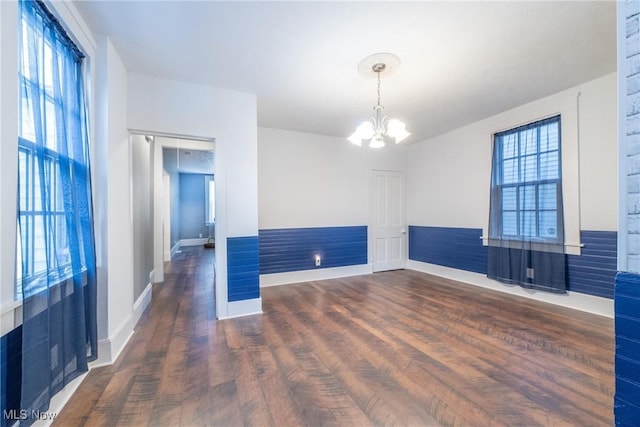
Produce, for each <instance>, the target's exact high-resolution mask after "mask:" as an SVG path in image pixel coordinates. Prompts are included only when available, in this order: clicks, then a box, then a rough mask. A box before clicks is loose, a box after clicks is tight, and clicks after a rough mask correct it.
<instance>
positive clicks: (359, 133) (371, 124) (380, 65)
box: [348, 53, 411, 148]
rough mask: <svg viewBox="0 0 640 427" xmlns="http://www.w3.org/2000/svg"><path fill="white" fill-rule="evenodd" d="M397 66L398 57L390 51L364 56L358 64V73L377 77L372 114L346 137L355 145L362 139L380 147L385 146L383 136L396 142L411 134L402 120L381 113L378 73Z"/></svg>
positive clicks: (359, 143)
mask: <svg viewBox="0 0 640 427" xmlns="http://www.w3.org/2000/svg"><path fill="white" fill-rule="evenodd" d="M398 66H400V58H398V57H397V56H396V55H394V54H392V53H376V54H373V55H370V56H368V57H366V58H364V59H363V60H362V61H360V63H359V64H358V71H359V72H360V74H363V75H365V76H370V75H372V74H375V76H376V78H377V79H378V103H377V104H376V105H375V106H374V107H373V116H371V118H369V120H367V121H366V122H364V123H362V124H361V125H360V126H358V127H357V128H356V131H355V132H354V133H353V134H351V136H350V137H349V138H348V139H349V141H351V142H352V143H354V144H355V145H358V146H361V145H362V141H369V147H371V148H381V147H384V146H385V137H386V138H391V139H393V140H394V141H395V143H396V144H398V143H399V142H401V141H403V140H404V139H405V138H406V137H408V136H409V135H411V133H409V132H407V130H406V129H405V124H404V123H403V122H401V121H400V120H398V119H391V118H389V117H388V116H385V115H383V111H382V110H384V107H383V106H382V104H380V74H381V73H385V74H390V73H392V72H393V71H395V70H396V69H397V68H398Z"/></svg>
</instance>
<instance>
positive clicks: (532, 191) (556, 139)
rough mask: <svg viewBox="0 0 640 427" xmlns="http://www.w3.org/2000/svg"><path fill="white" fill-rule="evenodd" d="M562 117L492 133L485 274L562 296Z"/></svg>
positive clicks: (563, 272) (563, 290)
mask: <svg viewBox="0 0 640 427" xmlns="http://www.w3.org/2000/svg"><path fill="white" fill-rule="evenodd" d="M560 137H561V132H560V116H555V117H551V118H548V119H545V120H541V121H538V122H534V123H531V124H528V125H525V126H520V127H518V128H515V129H511V130H508V131H505V132H500V133H497V134H495V135H494V143H493V157H492V165H491V200H490V216H489V247H488V251H487V261H488V265H487V276H488V277H489V278H492V279H495V280H499V281H501V282H505V283H512V284H518V285H520V286H522V287H525V288H530V289H539V290H544V291H549V292H554V293H565V292H566V277H565V266H566V260H565V254H564V218H563V203H562V179H561V178H562V172H561V164H562V162H561V157H560Z"/></svg>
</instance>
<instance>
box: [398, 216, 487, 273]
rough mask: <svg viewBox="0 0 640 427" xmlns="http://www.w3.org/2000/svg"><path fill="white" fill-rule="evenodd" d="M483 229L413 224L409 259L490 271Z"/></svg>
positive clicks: (469, 269)
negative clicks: (483, 241) (483, 243)
mask: <svg viewBox="0 0 640 427" xmlns="http://www.w3.org/2000/svg"><path fill="white" fill-rule="evenodd" d="M480 237H482V229H481V228H451V227H420V226H415V225H410V226H409V259H411V260H414V261H421V262H427V263H429V264H437V265H443V266H445V267H451V268H457V269H459V270H466V271H473V272H475V273H483V274H487V248H486V246H483V245H482V239H481V238H480Z"/></svg>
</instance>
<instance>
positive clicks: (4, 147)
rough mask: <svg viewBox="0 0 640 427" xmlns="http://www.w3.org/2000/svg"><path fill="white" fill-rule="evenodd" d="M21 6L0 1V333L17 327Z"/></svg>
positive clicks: (2, 333)
mask: <svg viewBox="0 0 640 427" xmlns="http://www.w3.org/2000/svg"><path fill="white" fill-rule="evenodd" d="M17 16H18V6H17V3H16V2H13V1H2V2H0V29H1V31H0V51H1V52H2V55H1V56H0V171H2V173H0V230H1V234H2V238H1V239H0V335H4V334H6V333H7V332H9V331H11V330H12V329H13V328H14V327H15V325H16V324H15V323H16V322H15V321H14V320H15V315H14V309H15V308H16V304H14V303H13V298H14V283H15V262H16V261H15V243H16V242H15V235H16V190H17V176H18V175H17V173H18V162H17V158H18V144H17V141H18V111H17V108H16V106H17V105H18V31H17V25H18V20H17Z"/></svg>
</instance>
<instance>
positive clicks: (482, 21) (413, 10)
mask: <svg viewBox="0 0 640 427" xmlns="http://www.w3.org/2000/svg"><path fill="white" fill-rule="evenodd" d="M75 3H76V5H77V7H78V9H79V10H80V12H81V14H82V15H83V16H84V18H85V19H86V21H87V22H88V24H89V26H90V27H91V28H92V29H93V30H94V31H95V32H97V33H101V34H106V35H108V36H109V37H110V38H111V40H112V42H113V44H114V46H115V47H116V49H117V50H118V52H119V54H120V55H121V57H122V60H123V61H124V63H125V65H126V67H127V69H128V70H130V71H134V72H138V73H143V74H151V75H156V76H160V77H166V78H170V79H176V80H181V81H187V82H192V83H197V84H204V85H210V86H214V87H218V88H225V89H232V90H237V91H243V92H251V93H255V94H256V95H257V101H258V123H259V125H261V126H267V127H274V128H282V129H292V130H298V131H303V132H311V133H317V134H324V135H332V136H341V137H342V136H344V137H346V136H348V135H349V134H350V133H351V132H352V131H353V130H354V128H355V127H356V126H357V125H358V124H359V123H360V122H362V121H363V120H364V119H366V118H367V117H368V116H369V115H370V113H371V111H372V110H371V108H372V107H373V105H374V104H375V100H376V83H375V80H373V79H366V78H364V77H362V76H361V75H360V74H358V71H357V65H358V62H359V61H360V60H361V59H362V58H364V57H366V56H368V55H370V54H372V53H376V52H393V53H395V54H397V55H398V56H399V57H400V59H401V61H402V65H401V66H400V68H399V69H398V71H397V72H396V73H395V74H393V75H391V76H388V77H387V78H383V81H382V104H383V105H384V106H385V111H386V112H387V114H389V115H390V116H393V117H397V118H400V119H402V120H404V121H405V122H406V123H407V129H408V130H409V131H410V132H412V136H411V137H409V139H407V142H416V141H421V140H424V139H426V138H429V137H432V136H435V135H438V134H441V133H444V132H446V131H449V130H452V129H455V128H457V127H460V126H463V125H465V124H468V123H472V122H474V121H477V120H479V119H482V118H485V117H489V116H492V115H494V114H497V113H499V112H502V111H505V110H507V109H509V108H512V107H515V106H518V105H521V104H524V103H526V102H529V101H532V100H535V99H538V98H541V97H544V96H546V95H550V94H552V93H555V92H558V91H560V90H563V89H566V88H569V87H572V86H575V85H577V84H579V83H582V82H585V81H588V80H592V79H594V78H597V77H599V76H602V75H604V74H607V73H610V72H613V71H615V69H616V40H615V28H616V27H615V25H616V17H615V2H614V1H605V2H596V1H587V2H578V1H551V2H540V1H523V2H520V1H506V2H501V1H492V2H485V1H476V2H452V1H447V2H397V1H390V2H380V1H377V2H362V1H356V2H335V1H334V2H305V1H288V2H268V1H261V2H239V1H235V2H219V1H215V2H213V1H101V0H94V1H76V2H75Z"/></svg>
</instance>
